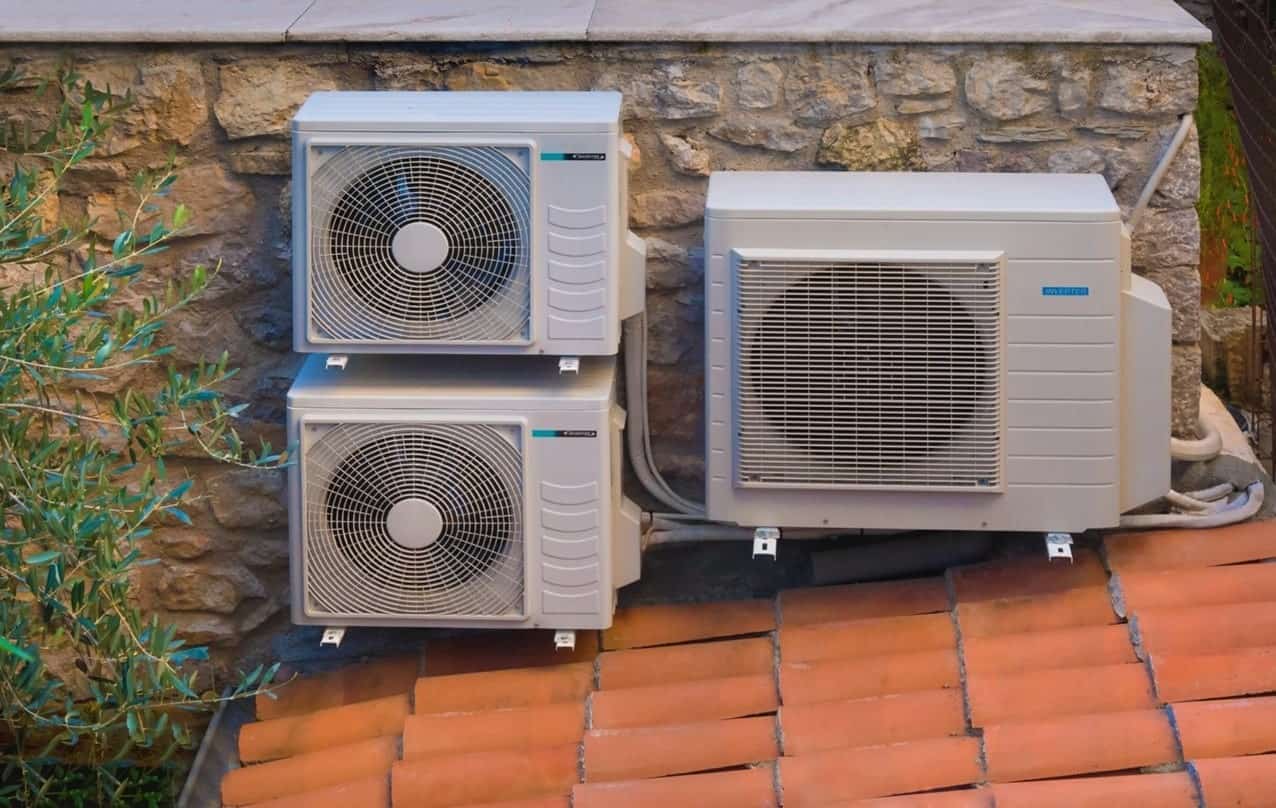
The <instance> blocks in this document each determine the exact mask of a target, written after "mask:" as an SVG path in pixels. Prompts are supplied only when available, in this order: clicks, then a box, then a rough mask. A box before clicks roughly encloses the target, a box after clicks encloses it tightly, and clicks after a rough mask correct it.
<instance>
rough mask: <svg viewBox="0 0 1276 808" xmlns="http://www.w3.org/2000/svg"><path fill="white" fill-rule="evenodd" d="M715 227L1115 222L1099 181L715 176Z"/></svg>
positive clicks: (1080, 177)
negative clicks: (722, 222) (803, 222)
mask: <svg viewBox="0 0 1276 808" xmlns="http://www.w3.org/2000/svg"><path fill="white" fill-rule="evenodd" d="M706 209H707V215H708V216H710V217H713V218H718V219H891V220H900V219H914V220H963V221H969V220H989V221H1067V222H1108V221H1111V222H1115V221H1120V218H1121V210H1120V208H1119V207H1117V203H1116V200H1115V199H1113V198H1112V192H1111V191H1109V190H1108V185H1107V183H1106V182H1105V181H1104V179H1103V177H1101V176H1100V175H1098V174H970V173H949V172H934V173H909V172H843V171H836V172H834V171H719V172H715V173H714V174H713V175H712V176H711V177H710V178H709V195H708V200H707V202H706Z"/></svg>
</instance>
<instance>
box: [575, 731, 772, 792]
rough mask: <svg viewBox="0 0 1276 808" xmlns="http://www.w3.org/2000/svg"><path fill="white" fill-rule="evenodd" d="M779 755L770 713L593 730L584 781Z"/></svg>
mask: <svg viewBox="0 0 1276 808" xmlns="http://www.w3.org/2000/svg"><path fill="white" fill-rule="evenodd" d="M779 755H780V748H779V741H778V740H777V738H776V723H775V718H774V717H772V716H758V717H754V718H736V719H732V720H729V721H702V722H698V723H695V724H674V725H669V726H661V727H638V728H634V729H597V730H591V731H590V732H589V733H588V734H586V735H585V747H584V761H585V769H584V771H585V777H584V780H585V782H601V781H609V780H636V779H639V778H645V777H660V776H662V775H667V774H691V773H693V772H702V771H709V770H712V769H725V768H728V767H731V766H740V765H744V764H746V763H761V762H764V761H771V760H775V759H776V758H777V757H779Z"/></svg>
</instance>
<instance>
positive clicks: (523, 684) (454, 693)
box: [413, 662, 594, 714]
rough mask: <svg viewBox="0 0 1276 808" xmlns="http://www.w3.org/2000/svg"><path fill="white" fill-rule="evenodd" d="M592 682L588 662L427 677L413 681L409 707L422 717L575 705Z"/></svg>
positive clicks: (592, 674) (591, 669)
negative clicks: (424, 715) (423, 715)
mask: <svg viewBox="0 0 1276 808" xmlns="http://www.w3.org/2000/svg"><path fill="white" fill-rule="evenodd" d="M593 682H594V666H593V664H592V663H589V662H577V663H573V664H570V665H553V666H550V667H544V668H513V669H511V670H500V671H486V672H483V673H459V674H454V675H449V676H430V677H424V678H421V679H418V680H417V683H416V690H415V692H416V699H415V703H414V705H413V707H414V710H415V712H417V713H418V714H425V713H456V712H474V711H477V710H496V709H501V708H504V707H534V706H537V705H542V704H561V703H564V702H579V701H582V700H583V699H584V698H585V694H587V693H588V692H589V691H590V689H591V688H592V687H593Z"/></svg>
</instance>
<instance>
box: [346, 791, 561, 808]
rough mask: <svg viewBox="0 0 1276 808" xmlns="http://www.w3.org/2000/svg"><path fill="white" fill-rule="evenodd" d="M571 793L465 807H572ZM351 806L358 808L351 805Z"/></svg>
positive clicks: (480, 803)
mask: <svg viewBox="0 0 1276 808" xmlns="http://www.w3.org/2000/svg"><path fill="white" fill-rule="evenodd" d="M571 804H572V799H571V796H570V795H567V794H564V795H561V796H560V795H554V796H552V797H529V798H528V799H525V800H501V801H500V802H471V803H469V804H468V805H466V806H465V808H571ZM350 808H356V806H353V805H351V806H350Z"/></svg>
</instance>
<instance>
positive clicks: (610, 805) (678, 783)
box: [572, 766, 779, 808]
mask: <svg viewBox="0 0 1276 808" xmlns="http://www.w3.org/2000/svg"><path fill="white" fill-rule="evenodd" d="M675 806H676V808H682V807H683V806H686V807H687V808H691V806H694V807H695V808H778V806H779V803H778V802H777V801H776V798H775V774H774V772H773V771H772V768H771V767H770V766H759V767H757V768H751V769H736V770H733V771H724V772H711V773H709V774H689V775H684V776H682V777H661V778H658V779H655V780H622V781H620V782H614V783H588V784H585V785H578V786H576V787H575V788H574V789H572V808H675Z"/></svg>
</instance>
